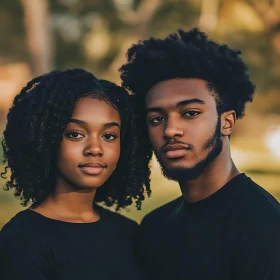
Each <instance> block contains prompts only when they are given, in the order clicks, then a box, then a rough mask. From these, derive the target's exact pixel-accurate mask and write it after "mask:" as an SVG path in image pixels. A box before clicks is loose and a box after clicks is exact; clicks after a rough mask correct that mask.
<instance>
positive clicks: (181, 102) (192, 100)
mask: <svg viewBox="0 0 280 280" xmlns="http://www.w3.org/2000/svg"><path fill="white" fill-rule="evenodd" d="M192 103H197V104H205V102H204V101H203V100H201V99H198V98H193V99H187V100H182V101H180V102H178V103H176V107H180V106H183V105H188V104H192Z"/></svg>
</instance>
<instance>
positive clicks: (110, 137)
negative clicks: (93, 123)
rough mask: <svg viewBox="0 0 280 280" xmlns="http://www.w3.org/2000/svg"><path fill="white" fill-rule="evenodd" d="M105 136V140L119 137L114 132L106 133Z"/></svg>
mask: <svg viewBox="0 0 280 280" xmlns="http://www.w3.org/2000/svg"><path fill="white" fill-rule="evenodd" d="M103 138H104V139H105V140H114V139H116V138H118V137H117V135H116V134H113V133H106V134H105V135H103Z"/></svg>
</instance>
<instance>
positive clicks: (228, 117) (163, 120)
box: [146, 79, 239, 202]
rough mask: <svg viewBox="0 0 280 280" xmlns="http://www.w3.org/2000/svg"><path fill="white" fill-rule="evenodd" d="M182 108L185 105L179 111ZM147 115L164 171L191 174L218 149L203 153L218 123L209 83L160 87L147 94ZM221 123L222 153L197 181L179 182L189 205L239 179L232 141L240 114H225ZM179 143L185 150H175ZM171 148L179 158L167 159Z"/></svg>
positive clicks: (172, 82)
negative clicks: (180, 169) (231, 151)
mask: <svg viewBox="0 0 280 280" xmlns="http://www.w3.org/2000/svg"><path fill="white" fill-rule="evenodd" d="M192 100H193V101H192ZM180 102H181V103H183V102H184V103H185V105H184V104H182V105H179V106H176V104H178V103H180ZM189 102H190V103H189ZM186 103H187V104H186ZM146 111H147V124H148V130H149V136H150V140H151V143H152V146H153V148H154V151H155V154H156V156H157V158H158V159H159V161H160V163H161V164H162V165H163V166H164V168H165V169H168V170H172V169H174V168H175V169H176V168H178V167H180V168H184V169H192V168H193V167H194V166H195V165H196V164H197V163H198V162H200V161H201V160H203V159H205V158H206V157H207V155H208V154H209V153H210V151H211V149H213V147H209V148H208V149H204V147H203V146H204V144H205V143H206V142H207V141H208V140H209V138H210V137H211V136H212V135H213V132H214V131H215V127H216V125H217V121H218V112H217V105H216V100H215V98H214V96H213V94H211V93H210V92H209V89H208V87H207V84H206V82H205V81H203V80H201V79H171V80H167V81H163V82H160V83H157V84H156V85H154V86H153V87H152V88H151V89H150V90H149V91H148V93H147V96H146ZM220 119H221V127H220V132H221V137H222V143H223V145H222V151H221V153H220V154H219V155H217V157H216V158H215V159H214V160H213V161H212V162H210V163H209V165H208V166H206V167H205V168H204V170H202V172H201V174H199V176H198V177H197V178H194V179H192V178H191V179H188V178H183V179H181V180H179V181H178V182H179V185H180V188H181V191H182V194H183V197H184V200H185V201H187V202H196V201H199V200H202V199H205V198H206V197H208V196H210V195H211V194H213V193H215V192H216V191H217V190H219V189H220V188H221V187H222V186H224V185H225V184H226V183H227V182H228V181H230V180H231V179H232V178H234V177H235V176H236V175H238V174H239V171H238V170H237V168H236V166H235V165H234V163H233V161H232V159H231V156H230V141H229V135H230V134H231V133H232V131H233V129H234V126H235V121H236V116H235V112H234V111H233V110H230V111H227V112H224V113H222V114H221V116H220ZM174 139H175V140H176V142H177V141H178V142H180V143H182V144H175V145H174V143H175V142H174ZM166 145H168V146H169V147H170V149H177V151H176V152H175V154H172V153H174V152H169V153H171V155H170V156H168V152H167V153H166V152H164V147H165V146H166ZM180 146H181V147H180ZM180 148H181V149H180ZM176 153H177V154H176Z"/></svg>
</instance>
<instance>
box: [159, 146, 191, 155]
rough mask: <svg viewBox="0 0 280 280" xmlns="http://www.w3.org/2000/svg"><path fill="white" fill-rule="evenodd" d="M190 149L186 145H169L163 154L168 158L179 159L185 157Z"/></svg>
mask: <svg viewBox="0 0 280 280" xmlns="http://www.w3.org/2000/svg"><path fill="white" fill-rule="evenodd" d="M189 149H190V147H189V146H187V145H184V144H179V143H176V144H169V145H166V146H165V147H164V148H163V153H164V154H165V156H166V157H167V158H179V157H183V156H184V155H185V154H186V153H187V151H188V150H189Z"/></svg>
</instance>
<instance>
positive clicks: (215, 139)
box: [157, 116, 223, 181]
mask: <svg viewBox="0 0 280 280" xmlns="http://www.w3.org/2000/svg"><path fill="white" fill-rule="evenodd" d="M208 149H211V150H210V151H209V152H208V154H207V156H206V157H205V158H204V159H202V160H201V161H199V162H198V163H196V164H195V166H193V167H189V168H188V167H178V168H172V169H167V168H165V167H164V166H163V163H162V162H161V161H160V160H159V158H158V157H157V160H158V162H159V164H160V166H161V172H162V174H163V175H164V176H165V177H166V178H167V179H169V180H174V181H189V180H193V179H195V178H197V177H199V175H200V174H201V173H202V172H203V171H204V169H205V168H206V167H207V166H209V164H210V163H211V162H213V161H214V160H215V159H216V158H217V156H218V155H219V154H220V153H221V152H222V149H223V140H222V134H221V118H220V116H219V117H218V121H217V125H216V129H215V132H214V134H213V135H212V136H211V137H210V138H209V139H208V140H207V141H206V142H205V144H204V145H203V150H208Z"/></svg>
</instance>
